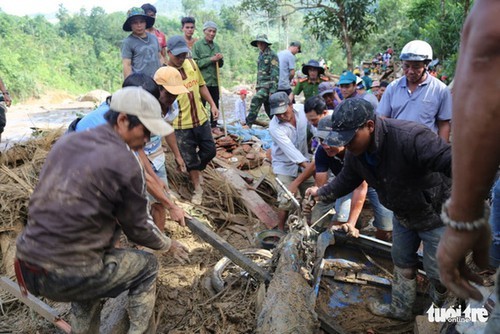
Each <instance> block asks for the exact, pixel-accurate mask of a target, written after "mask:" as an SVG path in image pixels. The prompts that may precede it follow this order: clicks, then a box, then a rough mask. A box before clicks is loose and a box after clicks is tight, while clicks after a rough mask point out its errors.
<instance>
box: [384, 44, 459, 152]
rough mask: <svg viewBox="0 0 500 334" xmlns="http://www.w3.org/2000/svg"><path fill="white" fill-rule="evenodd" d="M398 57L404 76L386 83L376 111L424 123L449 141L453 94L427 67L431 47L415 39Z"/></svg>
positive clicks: (386, 115)
mask: <svg viewBox="0 0 500 334" xmlns="http://www.w3.org/2000/svg"><path fill="white" fill-rule="evenodd" d="M399 58H400V59H401V61H402V67H403V72H404V76H403V77H401V78H400V79H398V80H395V81H393V82H392V83H391V84H390V85H389V86H388V87H387V89H386V91H385V93H384V96H383V97H382V99H381V100H380V104H379V106H378V108H377V113H378V114H379V115H381V116H384V117H389V118H396V119H402V120H407V121H414V122H418V123H421V124H424V125H426V126H427V127H429V128H430V129H431V130H432V131H434V132H435V133H437V134H438V135H439V136H440V137H441V138H443V139H444V140H446V141H447V142H449V140H450V129H451V125H450V121H451V94H450V90H449V89H448V87H447V86H446V85H445V84H444V83H443V82H441V81H440V80H439V79H436V78H434V77H433V76H432V75H429V73H428V71H427V66H428V65H429V63H430V62H431V61H432V47H431V46H430V45H429V43H427V42H425V41H420V40H414V41H411V42H409V43H407V44H406V45H405V46H404V47H403V50H401V55H400V57H399Z"/></svg>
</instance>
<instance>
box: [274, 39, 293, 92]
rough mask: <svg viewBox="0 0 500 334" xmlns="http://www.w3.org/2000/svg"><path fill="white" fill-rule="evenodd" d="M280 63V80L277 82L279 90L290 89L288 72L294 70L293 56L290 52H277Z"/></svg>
mask: <svg viewBox="0 0 500 334" xmlns="http://www.w3.org/2000/svg"><path fill="white" fill-rule="evenodd" d="M278 59H279V62H280V79H279V81H278V89H279V90H287V89H291V87H290V70H294V69H295V56H294V55H293V54H292V52H290V50H288V49H287V50H282V51H280V52H278Z"/></svg>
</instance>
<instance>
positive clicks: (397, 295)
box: [368, 267, 417, 321]
mask: <svg viewBox="0 0 500 334" xmlns="http://www.w3.org/2000/svg"><path fill="white" fill-rule="evenodd" d="M416 298H417V280H416V278H414V279H408V278H405V277H404V276H403V275H402V273H401V269H400V268H398V267H394V281H393V283H392V302H391V303H390V304H382V303H380V302H379V301H378V300H377V301H372V302H370V303H369V304H368V309H369V310H370V312H372V313H373V314H375V315H378V316H382V317H387V318H394V319H398V320H403V321H408V320H411V319H412V317H413V313H412V308H413V304H414V303H415V299H416Z"/></svg>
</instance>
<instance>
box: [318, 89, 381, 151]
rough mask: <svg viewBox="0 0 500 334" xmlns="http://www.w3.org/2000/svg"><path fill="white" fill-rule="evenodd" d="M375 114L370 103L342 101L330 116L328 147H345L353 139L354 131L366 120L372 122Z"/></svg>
mask: <svg viewBox="0 0 500 334" xmlns="http://www.w3.org/2000/svg"><path fill="white" fill-rule="evenodd" d="M374 119H375V113H374V111H373V106H372V105H371V103H370V102H368V101H366V100H364V99H360V98H351V99H347V100H344V101H342V102H341V103H340V104H339V105H338V106H337V107H336V108H335V110H334V111H333V114H332V131H331V132H330V135H329V136H328V137H327V138H326V144H327V145H328V146H336V147H339V146H346V145H347V144H349V142H350V141H351V140H352V138H354V135H355V134H356V130H358V129H359V128H360V127H361V126H362V125H364V124H365V123H366V122H367V121H368V120H374Z"/></svg>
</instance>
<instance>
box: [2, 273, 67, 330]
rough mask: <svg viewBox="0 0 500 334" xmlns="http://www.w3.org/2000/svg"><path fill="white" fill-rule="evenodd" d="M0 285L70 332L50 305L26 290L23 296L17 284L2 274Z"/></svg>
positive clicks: (65, 323) (60, 327)
mask: <svg viewBox="0 0 500 334" xmlns="http://www.w3.org/2000/svg"><path fill="white" fill-rule="evenodd" d="M0 287H2V288H3V289H4V290H6V291H8V292H9V293H11V294H12V295H14V296H15V297H16V298H18V299H19V300H20V301H22V302H23V303H24V304H26V305H28V306H29V308H31V309H33V310H34V311H35V312H36V313H38V314H39V315H41V316H42V317H44V318H45V319H47V320H48V321H50V322H51V323H53V324H54V325H56V326H57V327H58V328H59V329H61V330H62V331H64V332H65V333H71V326H70V325H69V324H68V323H67V322H66V321H64V320H62V319H61V316H60V315H59V312H57V311H56V310H55V309H53V308H52V307H50V306H49V305H47V304H45V303H44V302H42V301H41V300H40V299H38V298H36V297H35V296H33V295H32V294H31V293H29V292H28V296H26V297H24V296H23V295H22V294H21V290H20V289H19V285H17V283H15V282H14V281H12V280H11V279H9V278H8V277H5V276H2V277H1V278H0Z"/></svg>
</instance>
